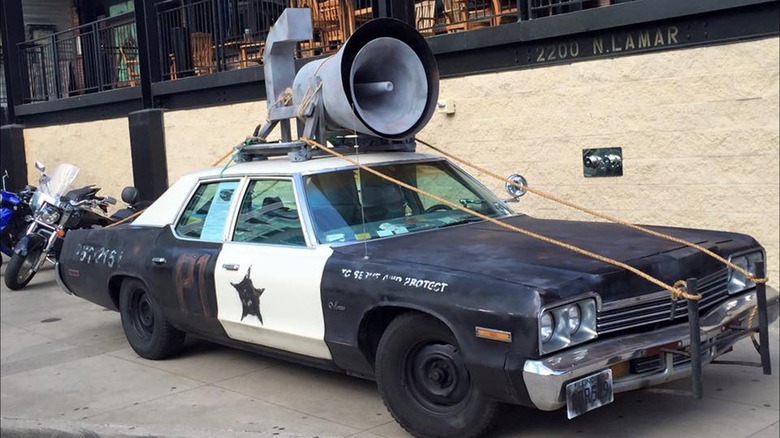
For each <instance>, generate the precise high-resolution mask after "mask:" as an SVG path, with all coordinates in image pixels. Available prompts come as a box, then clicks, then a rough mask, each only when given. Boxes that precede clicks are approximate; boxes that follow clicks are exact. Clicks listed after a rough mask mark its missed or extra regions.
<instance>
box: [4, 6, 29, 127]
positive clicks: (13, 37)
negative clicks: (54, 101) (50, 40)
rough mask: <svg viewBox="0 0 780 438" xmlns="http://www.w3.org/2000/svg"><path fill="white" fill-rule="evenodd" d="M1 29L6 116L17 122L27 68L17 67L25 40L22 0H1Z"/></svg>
mask: <svg viewBox="0 0 780 438" xmlns="http://www.w3.org/2000/svg"><path fill="white" fill-rule="evenodd" d="M0 30H2V41H3V57H4V58H5V60H4V63H5V68H4V71H5V87H6V96H7V99H8V109H7V112H6V118H7V120H8V123H16V110H15V107H16V105H21V104H22V87H23V86H24V83H25V82H26V81H25V80H24V76H23V75H24V72H25V70H24V69H22V68H16V67H17V66H20V65H21V57H20V56H19V46H18V44H19V43H21V42H23V41H24V15H23V13H22V0H2V1H1V2H0Z"/></svg>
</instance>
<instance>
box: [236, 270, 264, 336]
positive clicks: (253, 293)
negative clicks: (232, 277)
mask: <svg viewBox="0 0 780 438" xmlns="http://www.w3.org/2000/svg"><path fill="white" fill-rule="evenodd" d="M251 272H252V267H251V266H250V267H249V268H248V269H247V270H246V275H244V278H243V279H242V280H241V281H240V282H238V283H232V282H231V283H230V285H231V286H233V287H234V288H236V292H238V298H239V299H240V300H241V306H242V307H243V309H242V311H241V321H243V320H244V318H245V317H246V316H247V315H255V316H256V317H257V319H259V320H260V324H262V323H263V315H262V314H261V313H260V296H261V295H263V292H264V291H265V288H262V289H257V288H255V285H254V284H252V279H251V278H250V273H251Z"/></svg>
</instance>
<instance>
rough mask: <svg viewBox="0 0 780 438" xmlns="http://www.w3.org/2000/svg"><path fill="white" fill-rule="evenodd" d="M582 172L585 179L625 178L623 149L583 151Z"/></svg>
mask: <svg viewBox="0 0 780 438" xmlns="http://www.w3.org/2000/svg"><path fill="white" fill-rule="evenodd" d="M582 172H583V174H584V175H585V178H595V177H605V176H623V149H622V148H598V149H583V150H582Z"/></svg>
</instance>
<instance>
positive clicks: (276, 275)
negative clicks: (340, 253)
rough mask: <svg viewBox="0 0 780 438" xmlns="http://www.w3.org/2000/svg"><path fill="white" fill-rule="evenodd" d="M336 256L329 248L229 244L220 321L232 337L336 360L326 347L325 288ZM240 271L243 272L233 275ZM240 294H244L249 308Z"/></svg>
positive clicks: (220, 265)
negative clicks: (327, 268)
mask: <svg viewBox="0 0 780 438" xmlns="http://www.w3.org/2000/svg"><path fill="white" fill-rule="evenodd" d="M332 252H333V251H332V250H331V249H330V248H328V247H317V248H306V247H292V246H284V245H278V246H277V245H258V244H251V243H234V242H225V244H224V245H223V248H222V251H221V252H220V255H219V258H218V260H217V269H216V274H215V277H216V278H215V280H216V289H217V309H218V311H217V317H218V319H219V321H220V322H221V323H222V326H223V327H224V329H225V331H226V332H227V334H228V336H229V337H230V338H232V339H236V340H241V341H245V342H251V343H254V344H260V345H264V346H267V347H272V348H276V349H280V350H285V351H289V352H292V353H297V354H302V355H306V356H310V357H315V358H320V359H331V355H330V350H328V347H327V345H326V344H325V341H324V338H325V321H324V318H323V313H322V299H321V297H320V284H321V281H322V273H323V269H324V267H325V262H326V261H327V260H328V258H329V257H330V255H331V254H332ZM225 266H227V268H230V269H226V268H225ZM236 267H237V270H231V269H235V268H236ZM250 267H251V270H250ZM248 271H249V272H250V276H249V279H248V280H247V279H246V278H245V277H246V275H247V272H248ZM242 281H243V282H244V283H242ZM248 281H251V284H250V283H248ZM235 285H239V286H238V287H237V286H235ZM238 289H243V290H244V292H243V293H244V298H245V300H244V302H243V303H242V298H241V294H240V293H239V291H238ZM258 295H259V299H257V300H255V298H256V297H257V296H258ZM258 302H259V305H258V304H257V303H258ZM248 307H249V308H248ZM247 311H248V313H247ZM255 313H258V315H255ZM242 316H243V319H242ZM261 318H262V322H261V320H260V319H261Z"/></svg>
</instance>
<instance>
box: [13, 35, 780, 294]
mask: <svg viewBox="0 0 780 438" xmlns="http://www.w3.org/2000/svg"><path fill="white" fill-rule="evenodd" d="M779 41H780V40H779V39H778V38H769V39H763V40H757V41H749V42H741V43H734V44H728V45H720V46H710V47H703V48H694V49H685V50H675V51H668V52H661V53H652V54H645V55H636V56H630V57H622V58H614V59H606V60H594V61H587V62H579V63H575V64H571V65H562V66H555V67H547V68H538V69H531V70H522V71H510V72H502V73H490V74H482V75H476V76H469V77H464V78H454V79H447V80H444V81H442V83H441V93H440V97H441V98H442V99H449V100H452V101H453V102H455V106H456V112H455V114H452V115H444V114H438V113H437V114H435V115H434V117H433V120H432V121H431V123H430V124H429V125H428V126H427V127H426V128H425V129H424V130H423V131H422V132H421V133H420V135H419V137H420V138H422V139H423V140H426V141H428V142H431V143H433V144H436V145H438V146H441V147H445V148H446V149H447V150H448V151H450V152H452V153H454V154H456V155H459V156H462V157H464V158H467V159H470V160H473V161H474V162H475V163H477V164H479V165H481V166H484V167H487V168H489V169H491V170H493V171H494V172H497V173H499V174H502V175H509V174H510V173H513V172H520V173H522V174H523V175H524V176H526V178H528V180H529V182H530V184H531V185H532V186H534V187H537V188H539V189H542V190H545V191H549V192H552V193H554V194H556V195H558V196H561V197H564V198H566V199H569V200H571V201H574V202H577V203H580V204H585V205H587V206H590V207H592V208H595V209H597V210H600V211H603V212H605V213H608V214H611V215H614V216H618V217H621V218H624V219H626V220H629V221H633V222H638V223H644V224H664V225H672V226H681V227H699V228H712V229H719V230H730V231H739V232H744V233H748V234H751V235H753V236H755V237H756V238H758V239H759V241H761V243H762V244H763V245H764V246H765V247H766V248H767V253H768V256H769V264H768V268H769V272H770V278H771V284H772V285H774V286H777V284H778V274H779V273H780V268H779V266H780V265H779V262H780V250H779V248H778V240H780V236H778V228H780V227H779V219H778V217H779V216H780V211H779V209H778V207H779V205H780V202H779V201H780V199H779V198H780V178H779V177H778V173H779V167H778V158H779V156H778V155H779V153H780V127H778V121H779V120H780V109H779V108H778V88H779V86H778V73H779V70H780V68H779V67H778V66H779V65H780V60H779V55H778V49H779V48H780V47H779V44H778V42H779ZM264 118H265V104H264V102H257V103H251V104H237V105H230V106H223V107H215V108H207V109H196V110H186V111H171V112H168V113H166V114H165V124H166V141H167V147H168V165H169V178H170V181H174V180H175V179H176V178H178V177H179V176H181V175H182V174H184V173H186V172H188V171H190V170H194V169H197V168H199V167H203V166H208V165H211V164H212V163H213V162H214V161H215V160H216V159H217V158H219V157H220V156H222V155H223V154H225V153H226V152H228V151H229V150H230V148H231V147H232V146H234V145H236V144H238V143H239V142H241V141H242V140H243V139H244V138H245V137H246V136H247V135H249V134H251V132H252V131H253V130H254V127H255V126H256V124H257V123H259V122H260V121H262V120H264ZM127 136H128V130H127V121H126V119H120V120H112V121H104V122H93V123H84V124H74V125H68V126H59V127H56V128H38V129H27V130H25V140H26V143H27V148H28V150H27V153H28V155H27V156H28V160H30V167H31V172H32V173H30V175H35V174H36V173H35V172H34V170H32V161H33V160H35V159H42V158H44V159H46V160H49V161H50V163H47V164H54V161H57V160H65V161H71V162H74V164H77V165H79V166H81V167H83V168H85V173H87V174H88V175H89V176H90V177H91V178H94V179H93V181H94V182H96V183H98V184H99V185H102V186H103V187H104V188H107V189H110V190H109V191H108V192H107V193H116V194H118V193H119V192H118V190H119V189H121V187H122V186H123V185H126V184H130V183H132V172H131V170H130V158H129V142H128V139H127ZM594 147H622V148H623V159H624V162H623V164H624V176H622V177H615V178H584V177H583V170H582V150H583V149H586V148H594ZM419 150H420V151H422V152H426V148H425V147H420V148H419ZM44 161H45V160H44ZM105 163H111V165H110V167H109V168H110V169H111V170H110V171H108V168H106V167H105ZM478 176H479V175H478ZM480 179H481V180H482V181H483V182H485V183H486V184H487V185H488V186H489V187H491V188H493V189H494V190H496V191H499V190H503V183H502V182H498V181H493V180H489V179H487V178H486V177H481V178H480ZM515 208H516V209H517V210H519V211H523V212H526V213H529V214H532V215H535V216H539V217H557V218H576V219H589V218H588V217H586V216H583V215H582V214H579V213H576V212H572V211H570V210H567V209H564V208H563V207H559V206H557V205H554V204H551V203H549V202H548V201H544V200H542V199H539V198H536V199H535V198H534V196H533V195H527V196H526V197H524V198H523V199H522V200H521V202H520V203H519V204H515Z"/></svg>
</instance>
